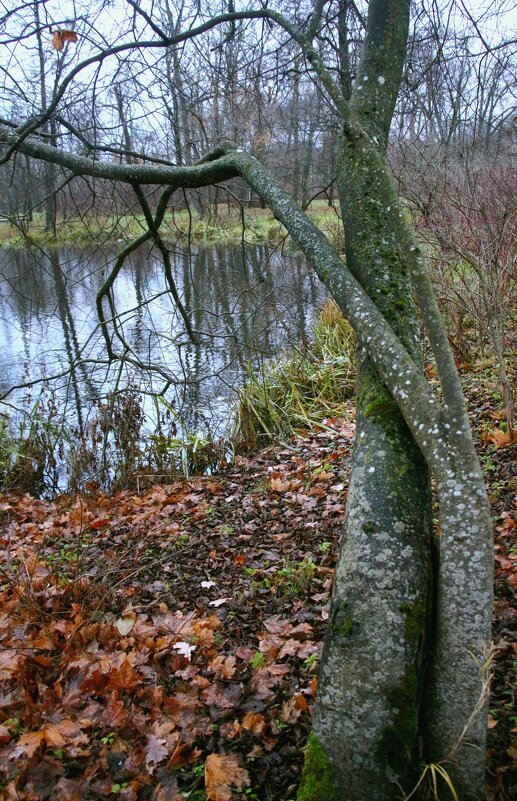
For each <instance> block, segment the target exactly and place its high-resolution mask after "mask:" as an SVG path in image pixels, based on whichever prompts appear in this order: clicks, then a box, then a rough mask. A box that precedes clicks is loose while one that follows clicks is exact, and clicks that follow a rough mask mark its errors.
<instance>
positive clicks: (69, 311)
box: [1, 245, 322, 427]
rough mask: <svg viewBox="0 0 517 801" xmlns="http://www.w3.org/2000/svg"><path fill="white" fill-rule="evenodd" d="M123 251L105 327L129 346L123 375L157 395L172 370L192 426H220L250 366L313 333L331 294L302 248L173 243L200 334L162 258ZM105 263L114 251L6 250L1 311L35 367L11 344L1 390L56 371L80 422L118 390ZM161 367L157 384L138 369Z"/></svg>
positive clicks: (180, 285)
mask: <svg viewBox="0 0 517 801" xmlns="http://www.w3.org/2000/svg"><path fill="white" fill-rule="evenodd" d="M119 259H120V254H119V256H118V257H117V258H115V260H114V261H112V262H111V264H112V265H114V269H115V270H116V277H115V280H114V281H113V282H112V284H111V285H110V304H109V311H108V313H107V314H106V315H105V317H104V325H105V336H107V337H108V340H109V342H110V343H112V345H111V346H112V347H113V348H114V349H115V348H116V347H120V348H121V349H122V350H121V351H120V353H119V356H120V357H121V358H120V360H119V361H120V362H121V363H123V364H125V365H126V368H125V371H124V373H123V375H124V376H125V378H124V382H131V381H134V382H137V384H138V385H140V386H142V387H143V388H145V386H147V389H150V390H151V391H155V392H157V393H159V394H160V393H162V392H163V390H164V388H165V387H164V380H163V379H165V386H166V385H167V381H168V379H169V378H170V379H171V382H172V381H173V382H174V383H173V386H172V397H173V398H174V403H175V404H176V407H177V409H178V411H179V412H180V413H181V415H182V417H184V419H185V421H186V422H188V423H189V424H190V423H192V425H194V426H195V427H198V426H199V425H200V424H201V422H203V424H204V425H205V427H208V425H209V424H210V423H211V422H212V423H213V422H214V417H215V419H216V420H218V421H219V422H223V420H224V418H225V415H226V409H227V406H228V401H229V396H230V395H231V393H232V391H233V387H234V386H235V385H238V384H239V383H240V381H241V380H242V376H243V375H244V374H245V372H246V369H247V364H248V362H249V361H250V360H251V361H253V362H254V363H255V364H258V363H259V362H260V361H262V360H263V359H264V358H268V357H270V356H271V355H273V354H274V353H276V352H277V351H278V349H279V347H281V345H282V343H284V342H286V340H288V339H289V338H292V339H293V341H297V340H298V339H299V335H300V334H301V335H302V337H304V336H306V335H307V333H308V329H309V328H310V323H311V315H310V313H309V311H308V307H309V305H313V304H314V303H315V301H317V300H319V299H321V298H322V291H321V288H320V287H318V286H317V284H316V282H315V279H314V277H313V276H312V275H308V272H307V270H306V268H305V265H304V262H303V261H302V260H301V259H300V258H297V257H294V256H293V255H290V256H281V255H280V254H278V253H277V254H271V253H268V252H267V251H266V248H265V247H264V246H256V245H254V246H248V247H247V248H241V247H238V248H235V249H226V248H220V247H217V248H216V247H214V248H212V249H200V248H192V249H191V250H190V251H188V250H178V249H176V250H175V251H174V252H172V253H171V272H172V273H173V276H174V281H175V286H176V292H177V293H178V295H179V296H180V297H181V301H182V305H183V307H184V313H185V314H186V315H187V316H188V319H189V321H190V324H191V327H192V329H193V331H195V332H196V337H195V338H194V340H192V339H191V338H190V337H188V336H187V335H186V334H185V328H184V325H183V320H182V319H181V317H180V316H179V314H178V311H177V306H176V302H175V300H174V298H173V297H172V296H171V295H170V291H169V287H168V282H167V281H166V280H164V274H163V262H162V261H161V254H160V253H159V252H158V253H157V252H155V251H150V250H149V249H148V248H147V249H146V247H145V246H144V247H141V248H139V249H135V250H133V252H131V254H129V255H128V258H127V260H126V261H125V262H124V263H123V264H122V265H120V267H119V268H118V267H117V265H118V264H119ZM107 261H109V257H108V254H105V255H103V254H101V253H97V254H92V253H89V252H87V251H85V252H84V253H83V254H79V253H77V254H70V253H66V252H60V251H58V250H52V251H42V250H38V249H33V251H32V254H31V255H30V256H29V255H28V254H27V253H25V252H24V251H7V252H4V256H3V268H2V278H3V286H4V292H3V295H2V300H1V305H2V318H3V320H4V324H5V321H7V320H11V323H10V324H9V325H10V327H11V328H12V329H14V330H19V331H20V332H21V334H22V336H23V337H24V338H25V346H24V348H25V361H26V362H27V364H28V365H30V369H29V368H28V369H27V371H26V372H25V373H20V372H19V371H18V370H17V369H14V370H13V368H12V366H11V367H10V366H9V359H14V360H15V364H16V365H17V366H18V356H17V354H18V353H20V349H19V348H18V349H17V345H16V343H15V342H13V343H12V345H11V347H10V348H7V353H6V352H5V349H4V363H3V369H2V373H3V376H4V390H6V389H8V386H9V383H12V384H15V385H18V384H21V383H23V382H24V381H29V382H30V381H31V380H33V379H36V378H38V377H39V376H43V375H47V376H51V375H53V374H55V375H59V376H60V378H59V381H58V394H59V396H60V397H61V399H62V400H63V402H64V401H65V399H66V398H67V397H68V393H69V392H70V393H71V400H72V401H73V402H72V407H71V408H70V409H69V412H70V414H71V416H72V417H75V419H77V421H78V423H79V425H80V426H82V424H83V416H84V410H85V408H86V407H91V405H92V404H94V403H96V402H97V401H98V399H99V398H100V397H101V396H103V395H105V394H106V392H107V391H109V389H110V386H111V385H112V382H113V380H114V376H115V371H114V370H110V369H109V367H108V364H107V362H106V354H105V344H104V342H105V341H104V340H103V338H102V337H100V336H99V330H98V320H97V316H96V307H95V302H94V299H95V292H94V289H95V287H96V281H97V280H98V279H97V278H96V276H98V275H99V274H102V273H103V272H104V273H106V272H107V273H108V274H109V276H113V269H112V270H111V271H110V270H109V268H106V267H105V265H106V262H107ZM55 322H57V323H58V327H56V325H55ZM5 341H6V343H7V342H8V341H9V339H8V337H7V336H6V337H5ZM38 341H39V343H40V344H39V345H38V344H36V343H37V342H38ZM122 343H124V344H123V345H122ZM125 349H127V352H126V350H125ZM9 353H10V354H11V355H10V356H9V355H8V354H9ZM40 362H41V364H40ZM131 364H132V365H133V369H131ZM153 364H156V365H158V366H160V369H159V372H158V374H157V375H158V380H154V381H153V380H151V379H149V380H148V381H145V382H144V383H142V380H143V379H142V378H138V377H137V372H136V371H137V368H139V367H141V366H148V365H153ZM162 365H163V366H164V368H163V369H162V367H161V366H162ZM99 368H100V369H101V370H102V373H100V374H99V372H98V369H99ZM40 370H41V372H40ZM65 373H66V374H67V375H68V377H66V375H65ZM110 375H111V376H112V377H111V378H110ZM153 387H154V390H153V389H152V388H153ZM74 410H75V411H74Z"/></svg>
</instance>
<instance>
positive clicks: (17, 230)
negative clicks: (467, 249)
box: [0, 200, 339, 247]
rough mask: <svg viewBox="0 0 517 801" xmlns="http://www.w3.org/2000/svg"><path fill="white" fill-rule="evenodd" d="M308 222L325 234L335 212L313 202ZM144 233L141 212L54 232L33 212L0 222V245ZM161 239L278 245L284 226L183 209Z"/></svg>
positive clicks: (98, 240) (117, 239) (248, 216)
mask: <svg viewBox="0 0 517 801" xmlns="http://www.w3.org/2000/svg"><path fill="white" fill-rule="evenodd" d="M309 216H310V217H311V219H312V220H313V221H314V222H315V223H316V224H317V225H318V226H319V227H320V228H321V229H322V230H323V231H325V233H327V234H328V235H329V236H331V237H333V238H335V236H336V234H337V232H338V229H339V225H338V223H339V220H338V216H337V213H336V208H334V207H330V206H329V205H328V204H327V202H326V201H323V200H317V201H314V202H313V203H312V204H311V206H310V207H309ZM145 230H146V224H145V220H144V217H143V215H142V214H133V213H129V214H119V215H113V214H101V213H95V212H88V213H85V214H83V215H75V216H74V215H70V216H67V217H66V218H65V217H62V218H60V219H59V220H58V222H57V225H56V230H55V232H54V231H46V230H45V215H44V214H43V213H42V212H38V213H35V214H34V215H33V219H32V220H31V221H28V220H26V219H21V220H20V221H14V220H9V219H7V218H3V219H0V245H4V246H9V247H19V246H21V245H23V244H24V243H25V242H26V241H27V240H30V241H31V242H34V243H36V244H38V245H56V246H60V245H61V246H76V247H77V246H79V247H81V246H87V245H102V244H108V243H112V244H120V243H123V242H124V243H125V242H129V241H131V240H132V239H134V238H135V237H137V236H140V235H141V234H142V232H143V231H145ZM161 232H162V235H163V236H164V238H165V239H167V240H169V241H171V242H178V243H180V244H187V243H189V242H190V243H191V244H196V245H205V246H206V245H213V244H222V245H225V244H226V245H234V244H238V243H240V242H241V241H242V240H243V239H244V240H245V241H246V242H249V243H250V244H254V243H260V242H272V243H278V242H280V241H281V240H283V239H286V237H287V233H286V231H285V229H284V227H283V226H282V225H281V224H280V223H279V222H278V221H277V220H275V218H274V217H273V215H272V214H271V212H270V211H269V209H259V208H242V209H241V208H238V207H234V206H228V205H227V204H226V203H225V204H220V205H219V206H218V209H217V213H213V214H210V215H207V216H204V217H201V216H199V214H197V213H196V212H195V211H193V212H192V213H189V212H188V211H187V210H186V209H183V210H181V211H174V212H170V213H169V214H167V215H166V216H165V219H164V222H163V225H162V229H161Z"/></svg>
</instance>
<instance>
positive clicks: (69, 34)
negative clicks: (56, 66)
mask: <svg viewBox="0 0 517 801" xmlns="http://www.w3.org/2000/svg"><path fill="white" fill-rule="evenodd" d="M65 42H77V34H76V32H75V31H69V30H60V31H54V35H53V37H52V42H51V44H52V47H55V48H56V50H57V52H58V53H60V52H61V50H62V49H63V47H64V45H65Z"/></svg>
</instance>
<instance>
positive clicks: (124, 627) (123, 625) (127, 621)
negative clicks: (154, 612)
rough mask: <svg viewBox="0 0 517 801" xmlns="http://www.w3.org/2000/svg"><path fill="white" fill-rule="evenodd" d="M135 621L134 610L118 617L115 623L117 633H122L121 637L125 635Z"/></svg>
mask: <svg viewBox="0 0 517 801" xmlns="http://www.w3.org/2000/svg"><path fill="white" fill-rule="evenodd" d="M135 621H136V614H135V613H134V612H130V613H129V614H127V615H124V616H123V617H119V618H118V620H117V621H116V623H115V627H116V629H117V631H118V633H119V634H121V635H122V637H126V636H127V635H128V634H129V632H130V631H131V629H132V628H133V626H134V625H135Z"/></svg>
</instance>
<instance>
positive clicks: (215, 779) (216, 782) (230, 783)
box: [205, 754, 250, 801]
mask: <svg viewBox="0 0 517 801" xmlns="http://www.w3.org/2000/svg"><path fill="white" fill-rule="evenodd" d="M249 783H250V777H249V774H248V771H247V770H245V769H244V768H241V766H240V765H239V761H238V759H237V757H236V756H234V755H233V754H229V755H228V756H222V755H220V754H210V756H208V757H207V758H206V762H205V789H206V794H207V798H208V799H209V800H210V801H231V798H232V789H231V788H232V787H235V788H236V789H237V790H242V788H243V787H248V786H249Z"/></svg>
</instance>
